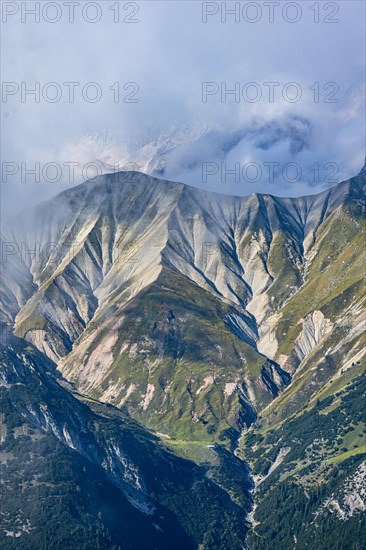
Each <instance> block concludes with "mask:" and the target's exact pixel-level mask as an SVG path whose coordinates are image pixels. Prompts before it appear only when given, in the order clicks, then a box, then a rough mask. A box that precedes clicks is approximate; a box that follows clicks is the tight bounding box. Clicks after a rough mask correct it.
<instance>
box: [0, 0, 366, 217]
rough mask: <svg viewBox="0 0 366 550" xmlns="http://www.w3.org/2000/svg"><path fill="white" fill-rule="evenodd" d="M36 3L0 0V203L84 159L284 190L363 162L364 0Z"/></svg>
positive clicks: (23, 196) (305, 190)
mask: <svg viewBox="0 0 366 550" xmlns="http://www.w3.org/2000/svg"><path fill="white" fill-rule="evenodd" d="M36 4H37V3H36V2H26V3H24V2H22V3H21V2H2V21H3V22H2V50H3V53H2V80H3V90H2V91H3V97H2V163H3V165H2V168H3V177H2V197H3V207H4V209H5V211H11V210H13V209H15V208H18V207H19V206H24V205H27V204H31V203H34V202H35V201H39V200H41V199H43V198H45V197H48V196H51V195H53V194H55V193H56V192H58V191H59V190H60V189H62V188H64V187H69V186H70V185H72V184H73V183H78V182H80V181H81V180H82V179H83V178H85V177H86V176H88V175H89V176H92V175H94V172H93V170H96V168H95V167H93V166H92V165H90V166H89V168H88V167H87V169H85V166H86V165H87V164H88V163H90V162H97V163H98V165H97V166H98V167H99V166H102V165H103V166H104V169H108V168H105V166H106V165H114V164H115V163H119V165H120V166H121V163H122V165H124V164H125V163H126V162H127V161H129V162H131V163H135V165H137V166H138V167H139V168H140V169H150V171H153V169H154V168H156V166H155V165H150V168H146V167H148V161H149V160H150V158H157V159H160V160H162V162H163V163H164V165H165V172H164V175H165V177H167V178H169V179H176V180H180V181H184V182H186V183H189V184H191V185H195V186H198V187H204V188H206V189H212V190H215V191H219V192H222V193H230V194H238V195H246V194H249V193H251V192H253V191H257V192H270V193H273V194H278V195H290V196H291V195H292V196H294V195H299V194H309V193H314V192H318V191H320V190H322V189H324V188H326V187H330V186H331V185H332V184H333V183H334V182H335V181H340V180H342V179H345V178H346V177H348V176H350V175H354V174H355V173H357V172H358V171H359V169H360V168H361V167H362V164H363V160H364V155H365V153H364V152H365V130H364V124H365V111H364V103H363V101H364V100H363V98H364V94H365V85H364V79H365V50H364V46H365V31H364V21H365V3H364V2H362V1H352V0H347V1H346V2H314V1H311V2H306V1H301V2H226V3H225V2H224V3H222V2H199V1H192V2H189V1H184V2H179V1H164V2H154V1H150V0H149V1H148V2H115V1H114V2H108V1H103V2H99V3H97V2H83V1H80V2H62V1H59V2H41V3H40V4H39V5H40V8H39V10H40V11H39V15H38V14H37V13H36V17H38V18H39V20H38V21H35V15H32V14H31V13H28V12H27V11H26V9H28V10H34V9H36V10H37V6H36ZM24 5H26V9H25V8H24ZM45 6H47V7H46V8H45ZM230 10H231V11H232V10H234V11H235V10H236V11H235V13H228V12H229V11H230ZM72 11H73V12H74V13H72ZM225 11H226V12H225ZM70 20H71V21H70ZM93 20H95V22H92V21H93ZM52 21H53V22H52ZM65 83H73V84H65ZM90 83H94V84H90ZM32 89H33V90H36V93H35V94H31V93H26V92H27V91H28V92H29V91H30V90H32ZM72 90H73V94H74V100H73V101H72ZM230 90H231V91H232V92H233V93H229V92H230ZM98 95H99V96H100V97H99V100H97V99H98V98H97V96H98ZM94 99H96V100H95V101H94ZM161 135H163V136H164V139H162V140H161V143H159V144H156V143H155V144H154V142H156V139H157V138H158V137H159V136H161ZM169 136H170V137H171V140H170V141H169ZM167 140H168V141H167ZM144 145H145V149H143V151H141V148H142V147H143V146H144ZM36 163H38V164H36ZM70 163H71V164H70ZM273 163H276V164H273ZM31 169H33V170H34V169H35V173H36V175H34V173H33V174H32V173H30V172H28V170H31ZM98 169H99V168H98ZM73 170H74V178H72V177H71V176H72V171H73ZM230 171H231V172H230ZM155 173H156V172H155ZM35 179H37V180H39V181H38V182H36V181H35ZM53 179H54V180H58V181H52V180H53Z"/></svg>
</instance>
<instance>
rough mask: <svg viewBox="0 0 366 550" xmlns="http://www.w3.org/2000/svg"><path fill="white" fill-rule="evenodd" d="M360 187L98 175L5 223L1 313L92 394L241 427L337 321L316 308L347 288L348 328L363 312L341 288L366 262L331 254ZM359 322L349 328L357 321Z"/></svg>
mask: <svg viewBox="0 0 366 550" xmlns="http://www.w3.org/2000/svg"><path fill="white" fill-rule="evenodd" d="M363 185H364V177H363V175H362V174H360V175H359V176H357V177H356V178H353V179H352V180H350V181H347V182H344V183H341V184H339V185H338V186H336V187H335V188H333V189H330V190H328V191H326V192H324V193H322V194H321V195H318V196H310V197H300V198H297V199H279V198H276V197H272V196H266V195H257V194H254V195H251V196H249V197H244V198H241V197H230V196H224V195H217V194H214V193H207V192H204V191H201V190H198V189H194V188H192V187H188V186H186V185H184V184H180V183H173V182H168V181H163V180H158V179H156V178H152V177H150V176H147V175H144V174H140V173H136V172H127V173H123V172H122V173H119V174H112V175H107V176H102V177H99V178H96V179H94V180H91V181H89V182H86V183H84V184H82V185H80V186H78V187H75V188H72V189H70V190H68V191H66V192H64V193H62V194H60V195H58V196H57V197H55V198H54V199H52V200H51V201H48V202H46V203H43V204H40V205H39V206H38V207H36V208H33V209H30V210H27V211H25V212H22V214H21V215H20V216H19V217H18V218H16V219H13V220H11V221H10V222H9V224H8V226H7V227H6V228H5V231H4V234H3V241H4V251H5V256H6V262H5V270H4V272H5V277H4V281H3V291H2V295H1V296H2V299H3V311H2V315H3V322H4V323H5V324H7V325H11V324H12V323H14V332H15V334H17V335H18V336H20V337H24V338H25V339H26V340H28V341H29V342H31V343H32V344H34V345H35V346H36V347H38V349H39V350H41V351H42V352H43V353H45V354H46V355H47V356H48V357H49V358H50V359H52V360H53V361H56V362H57V363H58V365H59V368H60V370H61V371H62V372H63V373H64V375H65V376H67V378H69V379H70V380H71V381H73V382H75V383H76V384H77V386H78V388H79V390H81V391H83V392H85V393H88V394H90V395H92V396H93V397H95V398H98V399H101V400H103V401H107V402H110V403H114V404H117V405H118V406H122V405H124V406H126V407H127V408H128V410H129V412H130V413H131V414H132V415H134V416H135V417H136V418H137V419H139V420H142V421H143V422H145V423H146V424H147V425H149V426H150V427H153V428H155V429H158V428H159V427H162V428H163V431H164V432H165V431H166V432H167V433H170V434H171V435H174V434H176V433H178V432H179V430H181V429H182V430H183V431H182V432H181V433H183V432H184V433H185V437H188V438H190V437H194V433H195V432H199V433H200V437H204V436H205V437H208V438H210V437H211V435H212V433H213V432H217V434H219V433H222V432H223V431H224V432H225V431H227V430H230V429H234V430H235V431H237V432H240V431H241V430H242V429H244V428H247V427H248V426H249V425H250V423H251V422H252V421H253V419H254V418H255V417H256V414H257V413H256V412H255V411H257V410H258V409H260V408H261V407H264V406H266V405H267V404H268V403H269V402H270V401H271V400H272V399H273V397H275V396H277V395H278V394H279V393H280V392H282V391H283V389H284V388H285V387H286V386H287V385H288V384H289V383H290V381H291V375H292V374H293V373H294V371H295V370H296V369H297V368H298V367H299V365H301V363H302V362H304V360H306V358H307V357H308V356H309V354H312V353H313V352H314V351H316V349H318V348H319V347H320V345H321V344H322V343H324V342H325V341H326V340H327V338H328V337H329V335H330V332H331V330H332V327H333V326H334V323H336V315H334V312H332V314H328V315H327V316H326V315H325V313H324V311H323V310H322V308H320V309H319V305H322V306H325V307H327V304H328V303H330V301H331V299H332V298H334V297H335V296H336V295H337V293H338V294H339V293H340V292H343V294H344V295H345V301H344V307H343V306H342V311H340V312H339V313H340V314H341V318H340V323H338V325H339V324H341V325H342V326H344V327H345V326H346V325H345V323H343V321H342V318H343V317H342V316H344V315H345V314H346V311H347V308H348V311H349V308H352V307H356V304H357V302H358V300H359V293H358V290H355V291H354V292H353V294H354V295H350V294H352V292H350V293H348V290H347V289H345V290H347V292H344V291H343V287H344V285H345V284H346V287H347V284H348V283H347V282H348V280H349V281H350V282H351V281H352V284H353V285H357V284H358V283H357V281H358V280H359V279H360V277H359V274H358V275H356V270H357V267H358V263H357V262H359V261H360V258H356V257H355V256H353V257H352V259H351V261H350V262H348V259H347V260H341V259H340V257H339V256H337V254H338V253H337V248H338V249H339V254H341V253H342V251H341V250H340V243H339V244H338V245H336V246H335V247H333V249H331V248H332V246H333V243H332V239H335V238H336V237H335V234H336V233H335V232H336V231H337V230H339V229H340V225H341V224H343V226H344V228H343V232H344V234H345V236H346V238H349V239H350V240H351V241H350V243H349V246H348V250H351V249H352V243H354V244H353V246H354V247H355V246H357V239H359V238H360V231H361V225H360V224H361V223H362V217H361V211H362V208H363V207H362V205H361V204H360V196H362V190H363ZM333 226H335V227H333ZM328 249H329V250H328ZM324 253H325V254H326V256H324V257H323V254H324ZM346 261H347V263H346ZM320 263H321V265H319V264H320ZM350 270H351V273H350ZM318 271H321V272H323V279H324V280H323V281H322V283H321V288H319V289H316V292H318V293H319V296H320V295H321V302H322V303H321V304H318V301H319V300H318V299H316V300H315V302H314V305H311V299H309V300H308V299H307V297H306V296H303V295H304V294H306V292H307V289H308V288H309V287H311V286H314V285H315V284H316V278H317V276H318V275H317V273H318ZM333 277H335V278H333ZM345 277H347V279H345ZM342 285H343V286H342ZM351 286H352V285H351V284H350V285H349V287H347V288H351ZM309 291H310V292H311V291H312V289H311V288H310V289H309ZM315 297H316V294H315ZM312 298H314V295H312ZM292 304H295V305H294V307H293V308H291V306H292ZM287 312H289V318H286V315H287ZM337 313H338V312H337ZM348 319H349V321H350V322H349V325H348V326H347V334H350V333H352V330H354V331H355V330H356V331H357V330H359V328H356V327H355V326H354V325H353V323H354V319H351V316H349V317H348ZM289 323H290V324H291V326H290V327H289V326H288V325H289ZM288 333H289V334H288ZM342 338H343V339H345V340H347V336H346V335H345V334H343V336H342V337H341V336H339V342H340V341H341V339H342ZM339 342H338V343H339ZM206 380H211V382H210V383H206V382H205V381H206ZM228 385H230V386H228ZM227 387H234V388H235V389H234V390H233V391H232V392H229V393H228V392H227V391H226V390H225V388H227ZM200 388H202V389H200ZM199 389H200V391H198V390H199ZM172 411H174V412H172ZM179 419H182V420H181V421H180V420H179ZM177 430H178V432H177ZM204 434H205V435H204Z"/></svg>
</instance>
